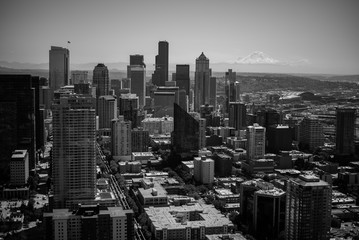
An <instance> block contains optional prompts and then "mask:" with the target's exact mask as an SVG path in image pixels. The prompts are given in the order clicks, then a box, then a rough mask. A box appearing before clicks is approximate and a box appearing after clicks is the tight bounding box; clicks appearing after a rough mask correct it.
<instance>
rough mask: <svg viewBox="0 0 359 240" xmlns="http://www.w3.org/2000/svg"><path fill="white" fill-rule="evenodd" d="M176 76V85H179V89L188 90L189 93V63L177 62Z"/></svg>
mask: <svg viewBox="0 0 359 240" xmlns="http://www.w3.org/2000/svg"><path fill="white" fill-rule="evenodd" d="M175 76H176V79H175V80H174V81H176V85H177V86H178V87H179V89H184V90H185V91H186V94H187V95H189V88H190V77H189V65H188V64H177V65H176V74H175ZM172 81H173V80H172Z"/></svg>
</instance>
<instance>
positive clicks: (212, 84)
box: [209, 77, 217, 109]
mask: <svg viewBox="0 0 359 240" xmlns="http://www.w3.org/2000/svg"><path fill="white" fill-rule="evenodd" d="M209 105H212V106H213V107H214V109H217V78H216V77H210V78H209Z"/></svg>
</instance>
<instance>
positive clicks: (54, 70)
mask: <svg viewBox="0 0 359 240" xmlns="http://www.w3.org/2000/svg"><path fill="white" fill-rule="evenodd" d="M49 59H50V60H49V80H50V88H51V90H52V92H53V91H55V90H57V89H59V88H60V87H63V86H65V85H68V84H69V82H68V81H69V65H70V52H69V50H68V49H66V48H62V47H55V46H51V49H50V50H49Z"/></svg>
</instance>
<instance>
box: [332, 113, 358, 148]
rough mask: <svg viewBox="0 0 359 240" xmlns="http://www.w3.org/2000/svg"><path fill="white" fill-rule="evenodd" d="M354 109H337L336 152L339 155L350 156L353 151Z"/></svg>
mask: <svg viewBox="0 0 359 240" xmlns="http://www.w3.org/2000/svg"><path fill="white" fill-rule="evenodd" d="M355 119H356V110H355V109H354V108H337V126H336V150H337V153H338V154H340V155H351V154H353V153H354V151H355V145H354V140H355Z"/></svg>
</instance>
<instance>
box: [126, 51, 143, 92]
mask: <svg viewBox="0 0 359 240" xmlns="http://www.w3.org/2000/svg"><path fill="white" fill-rule="evenodd" d="M131 66H142V67H144V68H145V69H146V64H145V60H144V57H143V55H140V54H135V55H130V65H128V66H127V79H128V80H130V79H131ZM123 87H124V88H130V85H128V86H126V85H125V86H123Z"/></svg>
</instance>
